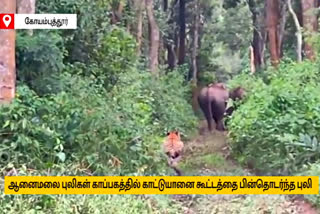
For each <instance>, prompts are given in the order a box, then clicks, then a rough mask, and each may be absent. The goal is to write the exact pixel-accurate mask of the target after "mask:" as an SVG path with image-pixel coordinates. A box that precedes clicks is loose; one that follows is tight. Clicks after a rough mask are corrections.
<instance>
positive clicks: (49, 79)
mask: <svg viewBox="0 0 320 214" xmlns="http://www.w3.org/2000/svg"><path fill="white" fill-rule="evenodd" d="M0 6H1V7H0V13H8V12H12V13H14V12H20V13H34V12H35V13H50V14H52V13H59V14H62V13H76V14H77V15H78V28H77V30H33V31H30V30H29V31H23V30H19V31H16V32H13V31H0V45H1V47H0V72H1V75H2V77H1V80H0V100H1V101H2V103H3V104H2V105H1V113H0V140H1V143H0V154H1V156H0V171H1V175H2V177H3V176H5V175H10V174H11V175H12V174H19V175H168V174H169V173H170V172H169V171H168V168H167V167H166V160H165V157H164V155H163V154H162V152H161V149H160V145H161V143H162V140H163V138H164V136H165V133H166V132H167V131H169V130H173V129H178V130H180V131H181V132H182V133H183V136H184V141H188V140H189V139H190V138H192V136H193V135H195V133H196V131H197V127H198V124H199V120H201V119H202V117H203V116H202V114H201V112H200V111H199V109H198V106H197V102H196V96H197V92H198V90H199V88H201V87H202V86H204V85H206V84H208V83H211V82H225V83H227V85H228V87H229V88H232V87H235V86H242V87H244V88H245V89H246V90H247V96H246V98H245V100H243V101H240V102H241V104H240V105H239V108H238V109H237V110H236V111H235V112H234V113H233V115H232V117H231V118H228V129H229V138H228V141H229V143H230V146H231V149H232V150H231V151H232V155H233V156H234V157H235V158H236V159H237V161H239V162H240V163H241V164H243V165H244V166H247V165H250V166H251V167H253V168H255V169H256V170H257V171H258V172H259V173H261V174H265V175H296V174H302V175H303V174H305V175H319V174H320V145H319V141H320V96H319V91H320V83H319V81H320V63H319V57H318V53H319V50H320V38H319V33H318V10H319V6H320V5H319V2H318V1H316V0H266V1H262V0H95V1H89V0H51V1H47V0H37V1H35V0H17V1H12V0H2V1H1V3H0ZM15 79H16V81H14V80H15ZM13 98H14V99H13ZM8 101H9V102H8ZM308 199H309V201H311V202H312V203H313V204H318V205H320V197H319V196H308ZM153 200H157V208H154V209H157V210H158V212H159V213H163V212H165V211H164V210H166V212H172V213H177V212H178V211H177V210H179V207H178V205H177V204H171V202H170V201H169V200H168V198H167V197H165V196H157V197H156V199H153ZM114 203H116V204H122V205H123V206H122V207H121V208H120V207H118V205H115V204H114ZM148 203H149V202H148V200H146V201H139V200H138V199H137V200H136V199H135V198H134V197H131V196H130V197H127V196H94V197H91V198H89V197H85V196H81V197H80V196H79V197H75V196H72V197H71V196H68V197H67V196H39V197H38V196H37V197H35V196H32V197H30V196H28V197H25V196H4V195H1V196H0V210H1V212H4V213H9V212H12V213H16V212H22V213H42V212H50V213H51V212H54V213H60V212H61V213H65V212H67V213H99V212H98V210H100V212H101V213H104V211H109V212H112V211H111V210H113V212H120V209H122V210H126V211H128V210H131V211H132V212H137V213H141V212H142V211H143V210H144V211H145V210H149V211H150V209H151V208H150V205H149V204H148ZM34 204H35V205H34ZM71 205H74V206H75V207H76V208H72V206H71ZM69 207H71V208H69ZM102 210H104V211H102ZM27 211H28V212H27ZM178 213H179V212H178Z"/></svg>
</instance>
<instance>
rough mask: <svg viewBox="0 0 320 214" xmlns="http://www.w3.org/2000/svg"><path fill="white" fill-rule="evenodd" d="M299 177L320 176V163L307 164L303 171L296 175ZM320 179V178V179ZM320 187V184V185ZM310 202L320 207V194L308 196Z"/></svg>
mask: <svg viewBox="0 0 320 214" xmlns="http://www.w3.org/2000/svg"><path fill="white" fill-rule="evenodd" d="M296 175H297V176H319V175H320V161H317V162H315V163H311V164H306V165H305V166H304V167H303V168H302V170H299V173H296ZM319 179H320V177H319ZM319 187H320V184H319ZM305 197H306V199H307V200H308V201H310V202H311V203H312V204H313V205H315V206H317V207H318V208H319V207H320V194H318V195H306V196H305Z"/></svg>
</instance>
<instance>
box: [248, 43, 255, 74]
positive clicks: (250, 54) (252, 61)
mask: <svg viewBox="0 0 320 214" xmlns="http://www.w3.org/2000/svg"><path fill="white" fill-rule="evenodd" d="M249 56H250V57H249V60H250V71H251V74H254V73H256V66H255V64H254V61H255V59H254V51H253V47H252V45H251V46H250V47H249Z"/></svg>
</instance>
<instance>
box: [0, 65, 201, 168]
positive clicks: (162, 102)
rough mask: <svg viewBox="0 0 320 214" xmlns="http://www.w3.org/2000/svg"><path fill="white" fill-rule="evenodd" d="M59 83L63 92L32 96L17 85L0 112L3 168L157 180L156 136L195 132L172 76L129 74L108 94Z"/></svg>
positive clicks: (92, 83)
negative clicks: (81, 168) (75, 166)
mask: <svg viewBox="0 0 320 214" xmlns="http://www.w3.org/2000/svg"><path fill="white" fill-rule="evenodd" d="M59 79H60V80H61V83H62V87H61V88H62V90H63V91H62V92H59V93H58V94H56V95H47V96H45V97H39V96H37V95H36V93H34V92H33V91H32V90H30V89H29V88H28V87H27V86H25V85H19V86H18V88H17V94H18V95H17V98H16V99H15V101H14V102H13V103H12V104H11V105H9V106H5V107H2V109H1V115H0V123H1V124H2V128H1V130H0V133H1V135H0V139H1V141H2V142H3V143H2V144H1V146H0V149H1V150H4V151H8V154H5V155H4V156H5V158H9V159H10V160H7V161H6V160H4V161H6V163H9V162H10V163H15V164H16V165H19V164H22V163H29V164H28V167H35V168H47V167H50V166H52V165H53V164H56V163H58V162H65V161H74V160H77V161H79V162H83V163H84V164H86V165H87V166H89V167H90V169H91V170H92V171H94V172H95V173H98V174H105V173H107V172H108V173H120V172H121V173H122V174H126V173H134V172H137V173H143V172H145V173H152V172H153V173H161V170H162V169H163V166H164V164H163V163H165V162H164V161H163V160H162V156H161V153H160V152H159V151H160V143H161V139H162V136H164V134H165V132H166V131H168V130H170V129H179V130H181V131H182V132H185V133H188V132H189V131H190V130H192V129H193V128H194V127H195V125H196V118H195V116H194V115H193V112H192V109H191V106H190V105H189V104H188V103H187V101H186V92H188V87H186V86H183V84H182V83H183V78H182V77H181V75H179V74H178V73H174V72H173V73H171V74H170V75H168V76H167V77H162V78H160V79H159V80H156V81H155V80H154V79H153V77H152V75H151V74H150V73H149V72H138V71H134V70H133V71H132V72H130V74H128V75H123V76H121V78H120V79H119V84H117V85H116V87H114V89H113V90H112V91H110V92H109V93H108V92H107V91H106V90H105V88H104V87H103V86H102V85H100V84H98V83H97V81H96V80H95V79H90V78H84V77H81V76H77V75H72V76H71V75H70V74H68V72H67V73H64V74H63V75H60V76H59ZM117 160H120V161H121V162H122V165H121V166H120V165H117V163H119V162H117Z"/></svg>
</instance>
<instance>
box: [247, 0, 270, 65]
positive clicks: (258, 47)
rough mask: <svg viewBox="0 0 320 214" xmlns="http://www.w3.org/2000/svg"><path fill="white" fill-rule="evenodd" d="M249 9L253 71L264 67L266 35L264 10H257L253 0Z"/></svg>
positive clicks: (250, 0) (250, 1)
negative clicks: (251, 27)
mask: <svg viewBox="0 0 320 214" xmlns="http://www.w3.org/2000/svg"><path fill="white" fill-rule="evenodd" d="M249 8H250V11H251V13H252V22H253V26H254V29H253V39H252V43H251V46H252V49H253V59H254V67H255V70H256V69H259V68H261V67H263V66H264V46H265V42H266V33H265V28H264V22H263V20H264V18H265V8H263V9H262V10H261V9H258V7H257V5H256V3H255V1H254V0H249Z"/></svg>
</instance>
